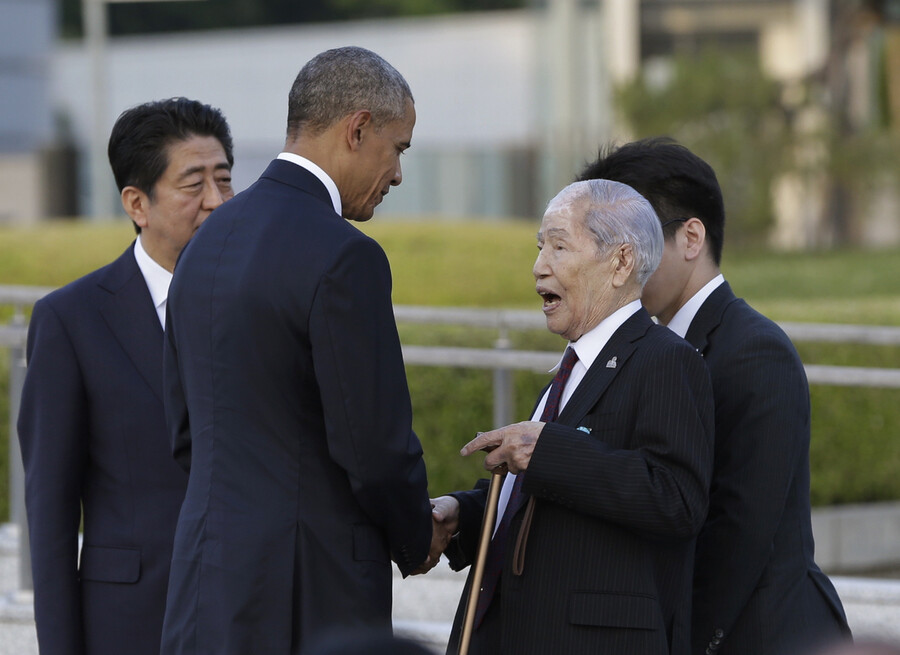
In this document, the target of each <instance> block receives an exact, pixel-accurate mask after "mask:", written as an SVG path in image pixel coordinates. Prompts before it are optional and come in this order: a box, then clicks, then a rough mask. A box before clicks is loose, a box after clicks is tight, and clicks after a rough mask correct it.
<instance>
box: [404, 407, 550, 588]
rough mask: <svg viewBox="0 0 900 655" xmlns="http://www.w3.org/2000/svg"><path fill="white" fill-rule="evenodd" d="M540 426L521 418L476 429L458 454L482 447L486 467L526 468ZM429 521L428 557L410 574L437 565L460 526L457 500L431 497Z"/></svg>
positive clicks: (540, 424)
mask: <svg viewBox="0 0 900 655" xmlns="http://www.w3.org/2000/svg"><path fill="white" fill-rule="evenodd" d="M543 429H544V424H543V423H540V422H538V421H523V422H521V423H514V424H512V425H507V426H506V427H502V428H499V429H497V430H491V431H490V432H479V433H478V435H477V436H476V437H475V438H474V439H473V440H472V441H470V442H469V443H467V444H466V445H465V446H463V447H462V450H460V451H459V453H460V455H462V456H464V457H467V456H468V455H471V454H472V453H474V452H477V451H479V450H484V451H486V452H487V455H486V456H485V458H484V468H485V469H487V470H488V471H492V472H493V471H497V470H499V471H501V472H504V473H505V472H506V471H510V472H512V473H516V474H518V473H521V472H522V471H524V470H526V469H527V468H528V464H529V463H530V462H531V454H532V453H533V452H534V446H535V444H536V443H537V440H538V438H539V437H540V435H541V430H543ZM431 523H432V533H431V548H430V549H429V551H428V557H427V558H426V560H425V561H424V562H423V563H422V565H421V566H419V568H417V569H416V570H415V571H413V575H420V574H422V573H428V571H430V570H431V569H433V568H434V567H435V566H437V564H438V562H439V561H440V559H441V555H442V554H443V552H444V551H445V550H446V549H447V546H448V545H449V544H450V539H451V538H452V537H453V535H455V534H456V532H457V530H458V529H459V501H457V500H456V498H454V497H453V496H440V497H439V498H432V500H431Z"/></svg>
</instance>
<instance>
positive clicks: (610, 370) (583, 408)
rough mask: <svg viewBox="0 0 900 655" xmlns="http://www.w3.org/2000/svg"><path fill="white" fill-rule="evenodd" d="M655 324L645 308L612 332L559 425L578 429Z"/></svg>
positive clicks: (565, 410) (562, 413)
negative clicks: (641, 339)
mask: <svg viewBox="0 0 900 655" xmlns="http://www.w3.org/2000/svg"><path fill="white" fill-rule="evenodd" d="M652 325H653V321H652V320H650V316H649V315H648V314H647V311H646V310H645V309H644V308H643V307H642V308H641V309H639V310H638V311H637V312H635V313H634V314H633V315H632V316H630V317H629V318H628V320H627V321H625V322H624V323H623V324H622V326H621V327H620V328H619V329H618V330H616V331H615V332H614V333H613V335H612V336H611V337H610V339H609V341H607V342H606V345H605V346H604V347H603V350H601V351H600V354H599V355H597V358H596V359H595V360H594V363H593V364H592V365H591V367H590V368H589V369H588V372H587V373H586V374H585V376H584V379H582V381H581V383H580V384H579V385H578V388H577V389H575V393H573V394H572V397H571V398H570V399H569V401H568V402H567V403H566V406H565V407H564V408H563V410H562V412H561V413H560V415H559V419H558V420H557V421H556V422H557V423H561V424H562V425H568V426H575V425H577V424H578V423H579V422H580V421H581V420H582V419H583V418H584V417H585V416H586V415H587V413H588V412H589V411H591V408H592V407H594V405H596V404H597V400H598V399H599V398H600V396H602V395H603V394H604V393H605V392H606V389H607V387H609V385H610V383H611V382H612V381H613V380H614V379H615V377H616V375H618V373H619V371H621V370H622V368H623V367H624V366H625V364H626V362H627V361H628V359H629V358H630V357H631V355H632V354H633V353H634V351H635V350H636V349H637V345H636V343H635V342H636V341H638V340H639V339H640V338H641V337H643V336H644V335H645V334H646V333H647V330H648V329H650V327H651V326H652Z"/></svg>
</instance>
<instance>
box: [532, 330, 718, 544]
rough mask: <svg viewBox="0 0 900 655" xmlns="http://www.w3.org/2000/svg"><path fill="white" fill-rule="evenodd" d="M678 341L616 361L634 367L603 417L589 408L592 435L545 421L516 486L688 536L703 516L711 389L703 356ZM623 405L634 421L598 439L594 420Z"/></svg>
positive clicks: (638, 525) (660, 533)
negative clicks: (651, 353)
mask: <svg viewBox="0 0 900 655" xmlns="http://www.w3.org/2000/svg"><path fill="white" fill-rule="evenodd" d="M684 345H685V347H684V348H681V347H670V348H667V349H665V350H664V351H662V352H660V353H659V354H658V355H655V356H654V357H653V358H652V362H651V361H647V360H648V359H649V358H646V357H645V358H644V359H645V361H644V362H637V363H636V362H633V361H629V362H628V363H627V364H626V366H643V368H644V370H643V371H642V372H641V374H640V375H638V376H637V377H631V378H630V382H629V383H627V384H621V383H620V390H619V391H618V392H617V393H618V396H617V398H618V400H616V401H614V402H615V403H619V404H617V405H614V406H611V407H610V406H608V408H609V409H610V410H611V411H610V412H609V416H607V417H604V416H601V417H599V418H597V417H595V419H594V420H595V421H599V423H598V424H597V425H596V426H595V427H594V429H593V434H588V433H585V432H583V431H581V430H577V429H574V428H571V427H568V426H565V425H561V424H559V423H547V424H546V425H545V426H544V429H543V430H542V432H541V436H540V438H539V439H538V442H537V445H536V446H535V449H534V453H533V455H532V458H531V463H530V464H529V467H528V471H527V475H526V476H525V490H526V491H527V492H528V493H531V494H533V495H534V496H535V497H537V498H543V499H547V500H550V501H553V502H556V503H559V504H561V505H563V506H565V507H568V508H569V509H572V510H575V511H577V512H579V513H582V514H585V515H588V516H594V517H597V518H602V519H604V520H608V521H612V522H614V523H617V524H619V525H622V526H625V527H628V528H630V529H633V530H636V531H640V532H643V533H645V534H648V535H650V536H654V537H659V538H663V539H671V538H679V539H690V538H692V537H694V536H696V534H697V533H698V532H699V531H700V527H701V526H702V524H703V520H704V518H705V516H706V509H707V499H708V488H709V479H710V475H711V468H712V443H713V405H712V389H711V386H710V382H709V374H708V372H707V371H706V366H705V364H704V363H703V360H702V359H701V358H700V357H699V356H698V355H697V354H696V353H695V352H694V351H693V349H691V348H690V347H689V346H687V344H684ZM620 375H621V374H620ZM616 382H620V381H619V380H616ZM614 384H615V382H614ZM606 393H607V394H610V393H612V391H607V392H606ZM627 394H634V397H632V398H629V397H628V395H627ZM630 406H633V407H635V408H636V409H635V410H634V411H635V412H636V418H635V421H634V423H633V425H631V426H628V427H623V428H622V429H625V430H630V434H626V435H611V436H610V438H608V439H604V437H603V432H602V430H603V428H604V427H605V426H604V425H603V423H604V422H609V423H610V424H611V425H616V426H618V425H619V424H618V423H617V421H618V420H620V419H618V418H616V415H617V414H619V415H624V414H628V413H629V411H628V410H627V409H625V408H626V407H630ZM623 426H624V424H623ZM614 429H620V428H618V427H617V428H614ZM609 442H613V443H622V444H625V446H624V447H613V446H612V445H611V444H610V443H609Z"/></svg>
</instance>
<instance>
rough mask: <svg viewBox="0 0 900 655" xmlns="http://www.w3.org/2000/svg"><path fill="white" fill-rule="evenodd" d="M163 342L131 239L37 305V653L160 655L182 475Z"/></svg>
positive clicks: (30, 388) (32, 347)
mask: <svg viewBox="0 0 900 655" xmlns="http://www.w3.org/2000/svg"><path fill="white" fill-rule="evenodd" d="M162 346H163V330H162V327H161V326H160V324H159V318H158V316H157V314H156V310H155V308H154V306H153V301H152V300H151V299H150V292H149V291H148V290H147V285H146V283H145V282H144V278H143V276H142V275H141V272H140V269H139V268H138V265H137V262H136V260H135V258H134V250H133V247H129V248H128V250H126V251H125V253H124V254H123V255H122V256H121V257H119V258H118V259H117V260H116V261H114V262H113V263H111V264H109V265H108V266H106V267H104V268H101V269H100V270H98V271H95V272H93V273H91V274H89V275H87V276H85V277H83V278H81V279H79V280H76V281H75V282H72V283H71V284H69V285H67V286H65V287H63V288H61V289H58V290H56V291H54V292H53V293H51V294H49V295H47V296H46V297H44V298H43V299H41V300H39V301H38V302H37V303H36V304H35V306H34V312H33V314H32V317H31V323H30V326H29V330H28V349H27V353H28V370H27V373H26V376H25V386H24V389H23V392H22V404H21V408H20V411H19V421H18V431H19V440H20V442H21V446H22V458H23V460H24V464H25V485H26V486H25V500H26V505H27V511H28V525H29V531H30V538H31V562H32V571H33V575H34V610H35V619H36V621H37V633H38V641H39V644H40V650H41V655H53V654H57V653H58V654H59V655H81V654H86V655H122V653H129V654H142V655H143V654H146V655H157V654H158V653H159V644H160V633H161V629H162V620H163V611H164V607H165V597H166V585H167V582H168V575H169V562H170V560H171V553H172V539H173V535H174V532H175V522H176V519H177V516H178V510H179V508H180V506H181V501H182V499H183V497H184V491H185V488H186V485H187V476H186V475H185V474H184V471H182V470H181V469H180V468H179V467H178V466H177V465H176V464H175V462H174V461H173V460H172V457H171V453H170V451H169V447H168V440H167V438H166V436H167V431H166V425H165V416H164V411H163V401H162ZM82 508H83V519H84V545H83V548H82V551H81V562H80V565H79V560H78V529H79V524H80V523H81V520H82Z"/></svg>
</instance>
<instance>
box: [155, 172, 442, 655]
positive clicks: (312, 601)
mask: <svg viewBox="0 0 900 655" xmlns="http://www.w3.org/2000/svg"><path fill="white" fill-rule="evenodd" d="M168 316H169V329H168V331H167V345H166V363H165V380H166V384H167V395H166V411H167V416H168V419H169V426H170V429H171V430H172V438H173V447H174V451H175V455H176V457H177V458H178V460H179V461H180V462H181V463H182V464H184V465H185V466H189V467H190V480H189V483H188V491H187V496H186V498H185V502H184V506H183V508H182V511H181V516H180V518H179V522H178V528H177V531H176V537H175V552H174V557H173V562H172V575H171V582H170V587H169V598H168V606H167V609H166V621H165V627H164V631H163V632H164V637H163V652H165V653H166V654H167V655H177V654H182V653H214V654H215V655H228V654H231V653H235V654H237V653H240V654H246V653H272V654H277V653H285V654H286V653H297V652H299V650H300V649H301V647H303V646H304V645H305V644H308V643H309V641H310V639H311V638H314V637H315V636H316V635H317V634H318V633H321V632H323V631H325V630H329V629H333V628H336V627H344V628H351V627H353V626H363V625H369V624H374V625H377V626H379V627H380V628H382V629H384V630H385V631H388V630H390V626H391V578H392V575H391V556H393V558H394V559H395V561H396V562H397V564H398V566H399V568H400V570H401V571H402V572H403V573H404V574H407V573H410V571H411V570H412V569H414V568H415V567H416V566H418V565H419V564H421V563H422V562H423V561H424V560H425V558H426V556H427V554H428V549H429V545H430V540H431V508H430V504H429V500H428V493H427V485H426V477H425V465H424V462H423V460H422V450H421V446H420V444H419V440H418V438H417V437H416V435H415V434H414V433H413V431H412V427H411V422H412V411H411V406H410V400H409V392H408V389H407V384H406V375H405V370H404V365H403V359H402V355H401V352H400V342H399V338H398V335H397V329H396V325H395V322H394V315H393V308H392V305H391V275H390V268H389V266H388V262H387V258H386V257H385V255H384V252H383V251H382V249H381V248H380V247H379V246H378V244H377V243H375V241H373V240H372V239H370V238H369V237H367V236H365V235H364V234H362V233H361V232H360V231H359V230H357V229H356V228H355V227H353V226H351V225H350V224H349V223H348V222H347V221H345V220H343V219H342V218H341V217H340V216H338V215H337V214H336V213H335V212H334V208H333V207H332V205H331V201H330V199H329V196H328V193H327V191H326V189H325V187H324V185H323V184H322V183H321V182H320V181H319V180H318V179H316V178H315V176H314V175H312V174H311V173H309V172H308V171H306V170H304V169H302V168H300V167H299V166H297V165H295V164H293V163H290V162H286V161H281V160H276V161H274V162H272V163H271V164H270V165H269V167H268V168H267V169H266V171H265V173H264V174H263V175H262V177H261V178H260V179H259V180H258V181H257V182H256V183H255V184H253V185H252V186H251V187H250V188H249V189H247V190H246V191H244V192H242V193H240V194H238V195H237V196H236V197H235V198H234V199H232V200H230V201H229V202H227V203H226V204H224V205H222V206H221V207H220V208H218V209H216V211H215V212H213V213H212V214H211V215H210V217H209V218H208V219H207V220H206V222H205V223H204V224H203V226H202V227H201V228H200V229H199V230H198V232H197V234H196V235H195V236H194V238H193V239H192V240H191V242H190V243H189V244H188V246H187V247H186V248H185V250H184V251H183V253H182V256H181V258H180V260H179V262H178V264H177V266H176V269H175V276H174V279H173V281H172V288H171V291H170V295H169V314H168Z"/></svg>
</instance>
